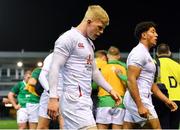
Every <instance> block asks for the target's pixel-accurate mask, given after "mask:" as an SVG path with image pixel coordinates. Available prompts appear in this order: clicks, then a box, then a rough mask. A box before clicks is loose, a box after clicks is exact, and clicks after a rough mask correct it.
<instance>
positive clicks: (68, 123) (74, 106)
mask: <svg viewBox="0 0 180 130" xmlns="http://www.w3.org/2000/svg"><path fill="white" fill-rule="evenodd" d="M61 105H62V108H61V109H62V115H63V118H64V129H81V128H84V127H88V126H96V122H95V120H94V116H93V113H92V99H91V97H90V96H85V95H83V96H81V97H79V95H75V94H73V93H67V92H64V93H63V97H62V100H61Z"/></svg>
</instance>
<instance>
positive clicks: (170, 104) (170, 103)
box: [166, 100, 178, 111]
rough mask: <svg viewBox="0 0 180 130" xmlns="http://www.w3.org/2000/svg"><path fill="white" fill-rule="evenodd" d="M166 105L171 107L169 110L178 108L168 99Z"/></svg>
mask: <svg viewBox="0 0 180 130" xmlns="http://www.w3.org/2000/svg"><path fill="white" fill-rule="evenodd" d="M166 105H167V106H168V107H169V108H170V109H171V111H176V110H177V109H178V106H177V104H176V103H175V102H173V101H171V100H169V101H168V102H167V103H166Z"/></svg>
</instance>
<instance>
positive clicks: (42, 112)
mask: <svg viewBox="0 0 180 130" xmlns="http://www.w3.org/2000/svg"><path fill="white" fill-rule="evenodd" d="M58 94H59V97H60V98H61V95H62V91H61V92H60V91H58ZM60 100H61V99H60ZM48 101H49V94H48V93H47V92H46V91H44V92H43V93H42V95H41V97H40V101H39V104H40V106H39V116H41V117H44V118H47V119H51V118H50V117H49V116H48V114H47V107H48Z"/></svg>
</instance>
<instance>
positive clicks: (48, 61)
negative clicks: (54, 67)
mask: <svg viewBox="0 0 180 130" xmlns="http://www.w3.org/2000/svg"><path fill="white" fill-rule="evenodd" d="M52 57H53V53H51V54H49V55H48V56H47V57H46V58H45V59H44V61H43V67H42V70H43V71H46V72H48V73H49V70H50V66H51V62H52ZM46 79H48V75H46ZM58 79H59V85H58V87H57V90H60V91H62V89H63V86H62V85H63V79H62V74H61V72H60V71H59V76H58ZM48 86H49V85H48Z"/></svg>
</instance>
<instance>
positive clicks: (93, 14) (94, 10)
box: [83, 5, 109, 26]
mask: <svg viewBox="0 0 180 130" xmlns="http://www.w3.org/2000/svg"><path fill="white" fill-rule="evenodd" d="M89 19H90V20H93V21H95V20H100V21H102V22H103V24H104V25H106V26H107V25H109V16H108V14H107V12H106V11H105V10H104V9H103V8H102V7H101V6H99V5H90V6H88V9H87V11H86V14H85V16H84V19H83V20H89Z"/></svg>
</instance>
